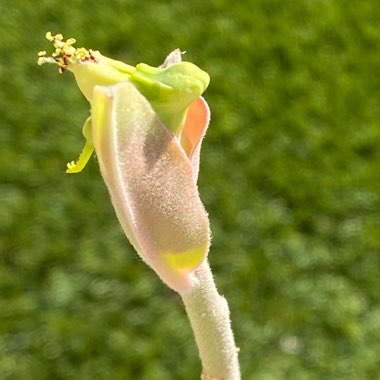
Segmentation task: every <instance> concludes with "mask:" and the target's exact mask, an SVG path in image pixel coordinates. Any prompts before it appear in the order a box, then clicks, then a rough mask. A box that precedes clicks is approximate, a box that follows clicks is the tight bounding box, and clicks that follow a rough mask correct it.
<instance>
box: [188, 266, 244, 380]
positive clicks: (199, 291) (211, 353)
mask: <svg viewBox="0 0 380 380" xmlns="http://www.w3.org/2000/svg"><path fill="white" fill-rule="evenodd" d="M181 297H182V300H183V302H184V304H185V308H186V312H187V315H188V316H189V319H190V323H191V327H192V329H193V331H194V335H195V340H196V342H197V345H198V349H199V355H200V358H201V361H202V367H203V373H202V379H203V380H239V379H240V370H239V362H238V349H237V348H236V346H235V340H234V336H233V333H232V329H231V321H230V311H229V308H228V304H227V301H226V299H225V298H224V297H223V296H221V295H219V293H218V290H217V289H216V286H215V282H214V279H213V276H212V273H211V269H210V266H209V264H208V262H207V261H205V262H204V263H203V264H202V265H201V266H200V267H199V268H198V269H197V270H196V271H195V279H194V286H193V287H192V289H191V290H189V291H187V292H185V293H183V294H181Z"/></svg>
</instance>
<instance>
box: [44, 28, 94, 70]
mask: <svg viewBox="0 0 380 380" xmlns="http://www.w3.org/2000/svg"><path fill="white" fill-rule="evenodd" d="M45 37H46V39H47V40H49V41H51V42H53V46H54V48H55V51H54V52H53V54H52V55H51V57H45V55H46V52H45V51H43V52H39V53H38V57H39V58H38V61H37V63H38V64H39V65H42V64H44V63H55V64H57V65H58V66H59V68H58V71H59V72H60V73H63V72H64V71H65V69H66V68H67V66H68V65H69V64H73V63H84V62H97V60H96V58H95V57H94V56H93V54H92V51H91V50H87V49H85V48H79V49H77V48H75V47H74V46H73V45H74V44H75V42H76V40H75V38H69V39H68V40H67V41H64V40H63V36H62V34H56V35H52V33H51V32H47V33H46V35H45Z"/></svg>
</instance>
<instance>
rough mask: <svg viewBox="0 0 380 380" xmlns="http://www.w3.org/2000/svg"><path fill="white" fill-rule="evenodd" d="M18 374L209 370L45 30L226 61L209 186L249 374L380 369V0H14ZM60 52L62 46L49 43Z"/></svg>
mask: <svg viewBox="0 0 380 380" xmlns="http://www.w3.org/2000/svg"><path fill="white" fill-rule="evenodd" d="M0 11H1V12H0V36H1V39H0V86H1V87H0V88H1V91H0V118H1V127H0V144H1V145H0V160H1V170H0V231H1V232H0V378H1V379H2V380H10V379H12V380H24V379H25V380H29V379H31V380H34V379H36V380H50V379H55V380H69V379H78V380H87V379H90V380H95V379H106V380H107V379H112V380H119V379H120V380H121V379H123V380H125V379H144V380H161V379H167V380H170V379H189V380H191V379H197V378H199V374H200V370H201V368H200V363H199V359H198V357H197V350H196V346H195V344H194V341H193V337H192V333H191V330H190V327H189V324H188V321H187V319H186V315H185V313H184V310H183V307H182V305H181V301H180V298H179V297H178V296H177V295H176V294H175V293H173V292H172V291H170V290H169V289H167V288H166V287H165V286H164V285H163V284H161V283H160V281H159V280H158V279H157V278H156V276H155V275H154V273H153V272H151V270H150V269H149V268H147V267H146V266H145V265H144V264H143V263H142V262H141V261H140V260H139V259H138V257H137V255H136V254H135V252H134V251H133V249H132V248H131V247H130V245H129V243H128V242H127V241H126V239H125V237H124V236H123V234H122V232H121V229H120V227H119V225H118V223H117V221H116V218H115V216H114V211H113V209H112V206H111V203H110V201H109V196H108V194H107V190H106V188H105V186H104V184H103V182H102V179H101V177H100V174H99V170H98V167H97V162H96V159H95V158H94V159H92V160H91V163H90V165H89V166H88V167H87V168H86V170H85V171H84V172H83V173H82V174H80V175H67V174H65V172H64V170H65V164H66V162H68V161H71V160H72V159H75V158H76V156H77V154H78V152H79V151H80V149H81V147H82V137H81V127H82V124H83V121H84V120H85V118H86V117H87V115H88V104H87V103H86V100H85V99H84V98H83V96H82V95H81V94H80V92H79V90H78V89H77V87H76V85H75V83H74V81H73V78H72V77H71V74H70V73H65V74H64V75H59V74H58V73H57V71H56V69H55V68H53V67H42V68H41V67H38V66H37V65H36V63H35V62H36V53H37V51H39V50H43V49H45V50H48V49H50V47H49V45H48V42H47V41H46V40H45V39H44V34H45V32H46V31H48V30H51V31H52V32H53V33H58V32H60V33H63V34H64V36H65V37H76V39H77V41H78V45H79V46H81V45H83V46H86V47H88V48H93V49H99V50H100V51H101V52H102V53H103V54H105V55H108V56H111V57H113V58H118V59H120V60H124V61H125V62H128V63H130V64H136V63H139V62H146V63H149V64H152V65H158V64H160V63H161V62H162V61H163V59H164V58H165V56H166V54H167V53H168V52H170V51H172V50H173V49H174V48H177V47H180V48H181V49H183V50H187V54H186V59H187V60H190V61H193V62H194V63H196V64H197V65H199V66H200V67H202V68H203V69H205V70H206V71H208V72H209V73H210V75H211V78H212V81H211V85H210V87H209V89H208V90H207V93H206V98H207V100H208V102H209V104H210V106H211V109H212V113H213V118H212V124H211V127H210V129H209V132H208V135H207V138H206V140H205V142H204V145H203V152H202V164H201V173H200V181H199V188H200V192H201V196H202V199H203V201H204V203H205V206H206V208H207V210H208V211H209V214H210V218H211V224H212V230H213V246H212V249H211V252H210V262H211V265H212V267H213V270H214V274H215V277H216V281H217V284H218V286H219V289H220V291H221V293H223V294H224V295H225V296H226V297H227V298H228V300H229V303H230V308H231V312H232V319H233V327H234V331H235V334H236V339H237V343H238V345H239V347H240V349H241V351H240V360H241V366H242V372H243V378H244V379H247V380H248V379H260V380H280V379H292V380H297V379H299V380H304V379H307V380H314V379H315V380H316V379H318V380H320V379H324V380H328V379H334V380H339V379H344V380H365V379H368V380H373V379H380V369H379V368H380V359H379V358H380V304H379V299H380V282H379V261H380V256H379V251H380V233H379V229H380V199H379V195H380V170H379V158H380V156H379V155H380V150H379V147H380V129H379V116H380V97H379V90H380V76H379V68H380V27H379V20H380V7H379V5H378V1H376V0H363V1H351V0H347V1H339V0H324V1H322V0H303V1H292V0H255V1H250V0H246V1H241V2H232V3H231V2H230V1H227V0H211V1H206V2H205V1H201V0H192V1H183V2H180V1H151V0H146V1H141V2H140V1H128V0H108V1H105V0H100V1H96V2H88V1H85V0H68V1H66V2H62V1H56V0H39V1H38V2H32V1H29V2H28V1H25V0H14V1H12V2H11V1H7V0H3V1H2V2H1V4H0ZM49 51H50V50H49Z"/></svg>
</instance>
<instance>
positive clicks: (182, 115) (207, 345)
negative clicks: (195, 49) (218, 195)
mask: <svg viewBox="0 0 380 380" xmlns="http://www.w3.org/2000/svg"><path fill="white" fill-rule="evenodd" d="M46 38H47V39H48V40H49V41H51V42H53V45H54V47H55V52H54V53H53V54H52V56H51V57H47V56H46V52H45V51H43V52H40V53H39V54H38V55H39V59H38V63H39V64H43V63H54V64H57V65H58V70H59V72H60V73H63V72H64V71H65V70H66V69H67V70H68V71H71V72H72V73H73V74H74V76H75V79H76V81H77V84H78V86H79V88H80V90H81V91H82V93H83V94H84V96H85V97H86V98H87V100H88V101H89V102H90V105H91V115H90V116H89V117H88V119H87V120H86V121H85V123H84V126H83V135H84V137H85V140H86V141H85V146H84V148H83V151H82V153H81V155H80V156H79V159H78V160H77V162H71V163H69V164H68V165H67V172H68V173H78V172H80V171H81V170H82V169H83V168H84V167H85V165H86V163H87V161H88V160H89V158H90V157H91V155H92V154H93V152H94V151H95V153H96V155H97V158H98V161H99V166H100V170H101V173H102V176H103V179H104V181H105V183H106V185H107V187H108V190H109V193H110V195H111V201H112V204H113V206H114V208H115V211H116V215H117V217H118V219H119V221H120V223H121V225H122V227H123V229H124V232H125V234H126V235H127V237H128V239H129V241H130V242H131V244H132V245H133V246H134V248H135V249H136V251H137V252H138V253H139V255H140V257H141V258H142V259H143V260H144V261H145V262H146V263H147V264H148V265H149V266H150V267H151V268H152V269H153V270H154V271H155V272H156V273H157V274H158V276H159V277H160V278H161V279H162V280H163V282H165V283H166V284H167V285H168V286H169V287H171V288H172V289H174V290H175V291H177V292H178V293H179V294H180V295H181V297H182V299H183V301H184V304H185V307H186V311H187V314H188V316H189V318H190V322H191V325H192V328H193V331H194V334H195V338H196V341H197V344H198V348H199V351H200V357H201V361H202V366H203V374H202V378H203V379H223V380H236V379H240V374H239V365H238V359H237V349H236V347H235V343H234V338H233V334H232V330H231V324H230V319H229V310H228V305H227V302H226V300H225V299H224V298H223V297H222V296H220V295H219V294H218V292H217V289H216V287H215V283H214V280H213V277H212V274H211V270H210V267H209V264H208V261H207V254H208V251H209V246H210V229H209V221H208V216H207V213H206V211H205V209H204V206H203V204H202V202H201V200H200V197H199V193H198V188H197V178H198V170H199V155H200V145H201V142H202V139H203V137H204V135H205V132H206V129H207V127H208V124H209V120H210V113H209V108H208V106H207V103H206V101H205V100H204V99H203V98H202V97H201V95H202V94H203V92H204V91H205V90H206V88H207V86H208V84H209V76H208V74H207V73H206V72H204V71H202V70H201V69H199V68H198V67H197V66H195V65H194V64H192V63H190V62H184V61H182V60H181V52H180V51H179V50H178V49H177V50H175V51H173V52H172V53H170V54H169V56H168V57H167V58H166V60H165V62H164V63H163V64H162V65H161V66H160V67H152V66H149V65H146V64H143V63H141V64H138V65H137V66H136V67H133V66H130V65H127V64H124V63H122V62H120V61H116V60H113V59H110V58H107V57H105V56H103V55H102V54H100V53H99V52H98V51H92V50H87V49H84V48H79V49H78V48H75V47H74V44H75V40H74V39H73V38H70V39H68V40H67V41H64V40H63V36H62V35H60V34H58V35H54V36H53V35H52V34H51V33H47V34H46Z"/></svg>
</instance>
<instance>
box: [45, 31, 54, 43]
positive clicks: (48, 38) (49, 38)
mask: <svg viewBox="0 0 380 380" xmlns="http://www.w3.org/2000/svg"><path fill="white" fill-rule="evenodd" d="M45 37H46V39H47V40H49V41H54V37H53V36H52V34H51V32H47V33H46V34H45Z"/></svg>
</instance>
